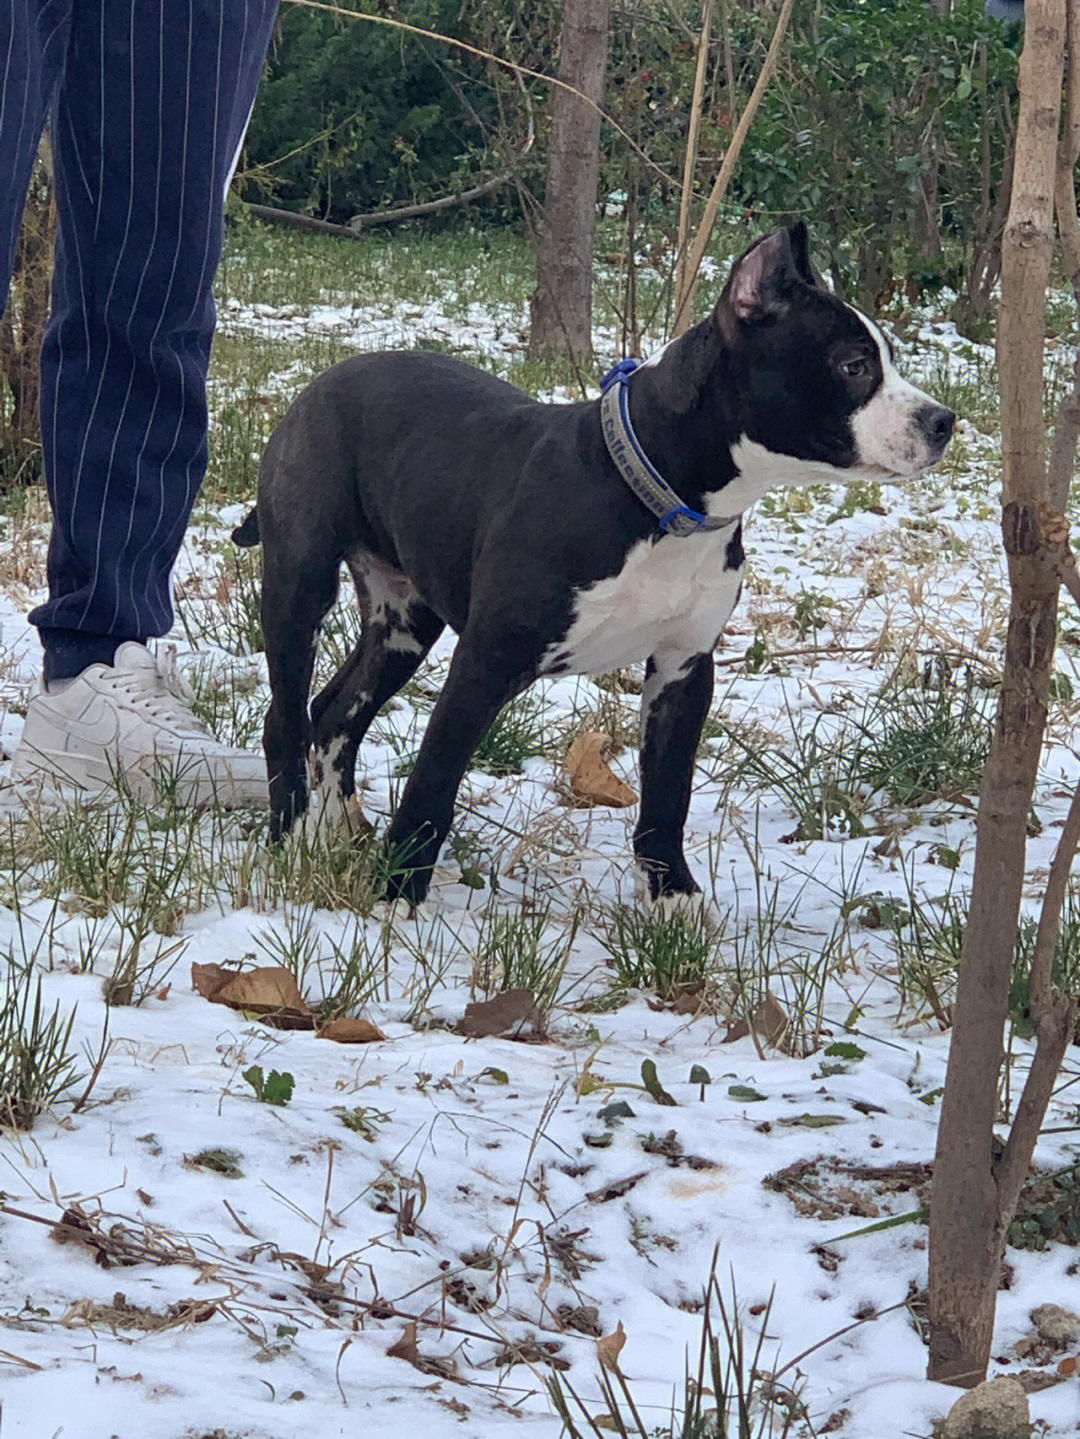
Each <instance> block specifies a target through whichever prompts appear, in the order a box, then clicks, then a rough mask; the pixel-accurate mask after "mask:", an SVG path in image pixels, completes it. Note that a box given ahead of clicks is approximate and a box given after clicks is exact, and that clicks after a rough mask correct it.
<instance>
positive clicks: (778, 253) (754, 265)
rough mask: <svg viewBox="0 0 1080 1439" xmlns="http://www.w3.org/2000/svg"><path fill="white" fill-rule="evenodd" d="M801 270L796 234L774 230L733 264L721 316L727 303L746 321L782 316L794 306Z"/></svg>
mask: <svg viewBox="0 0 1080 1439" xmlns="http://www.w3.org/2000/svg"><path fill="white" fill-rule="evenodd" d="M796 228H798V227H796ZM798 274H799V271H798V268H797V265H796V251H795V247H794V246H793V245H792V234H791V233H790V232H789V231H787V230H774V231H773V232H772V234H771V235H766V236H765V238H764V240H759V241H758V242H757V244H756V245H754V246H753V247H752V248H751V249H749V250H747V252H746V254H745V255H743V256H742V257H741V259H738V260H736V261H735V264H734V265H733V266H732V270H731V274H730V276H729V277H728V282H727V284H726V285H725V287H724V293H723V295H721V297H720V304H719V305H718V306H717V311H718V314H719V315H720V316H721V320H722V316H723V310H724V308H725V307H726V308H728V309H729V310H730V312H731V313H732V314H733V315H734V316H735V318H736V320H740V321H742V322H743V323H744V324H753V323H755V322H760V321H763V320H774V319H777V318H779V316H780V315H782V314H784V313H785V311H787V310H788V309H789V308H790V300H789V298H788V291H789V289H790V285H791V281H792V280H793V279H795V278H796V277H797V276H798Z"/></svg>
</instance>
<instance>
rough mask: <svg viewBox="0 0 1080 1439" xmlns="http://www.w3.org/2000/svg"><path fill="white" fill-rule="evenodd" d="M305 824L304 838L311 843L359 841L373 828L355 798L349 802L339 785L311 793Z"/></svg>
mask: <svg viewBox="0 0 1080 1439" xmlns="http://www.w3.org/2000/svg"><path fill="white" fill-rule="evenodd" d="M303 823H304V838H305V839H306V840H307V841H308V843H309V844H313V843H315V842H316V841H318V842H319V843H321V844H332V843H334V841H336V840H353V839H359V838H362V837H363V836H364V835H367V834H370V833H371V832H372V829H373V828H374V826H373V825H372V823H371V821H370V820H369V819H368V818H367V816H366V815H365V814H364V811H363V810H362V809H361V808H360V801H359V800H358V799H357V797H356V795H354V794H351V795H349V797H348V798H347V799H346V798H344V797H343V796H342V794H341V791H340V790H339V789H338V788H337V787H336V786H330V785H326V786H323V787H322V788H319V789H315V790H313V791H312V793H311V798H310V799H309V800H308V807H307V809H306V810H305V811H304V821H303Z"/></svg>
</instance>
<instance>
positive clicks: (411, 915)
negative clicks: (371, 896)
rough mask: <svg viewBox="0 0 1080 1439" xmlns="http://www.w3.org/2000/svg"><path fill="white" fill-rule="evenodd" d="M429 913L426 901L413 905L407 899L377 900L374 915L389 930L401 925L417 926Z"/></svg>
mask: <svg viewBox="0 0 1080 1439" xmlns="http://www.w3.org/2000/svg"><path fill="white" fill-rule="evenodd" d="M428 911H429V906H428V905H427V903H426V902H424V901H421V903H420V904H412V903H411V902H410V901H409V900H407V899H401V898H398V899H380V900H376V902H375V908H374V910H373V911H372V914H373V916H374V918H375V919H377V920H378V921H379V923H380V924H382V925H385V926H386V928H387V929H397V928H398V926H399V925H403V924H408V923H412V924H417V923H418V922H419V921H420V920H422V919H424V917H425V915H426V914H427V913H428Z"/></svg>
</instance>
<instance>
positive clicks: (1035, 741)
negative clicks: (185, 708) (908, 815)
mask: <svg viewBox="0 0 1080 1439" xmlns="http://www.w3.org/2000/svg"><path fill="white" fill-rule="evenodd" d="M1078 17H1080V0H1068V3H1067V4H1066V0H1028V5H1027V15H1026V20H1027V24H1026V33H1025V41H1024V49H1023V53H1022V56H1021V61H1020V115H1019V122H1018V129H1017V138H1016V150H1015V161H1014V167H1013V177H1012V191H1011V198H1010V206H1009V214H1008V219H1007V222H1006V227H1005V235H1004V241H1003V250H1002V283H1001V310H1000V315H999V320H998V364H999V370H1000V376H1001V423H1002V538H1003V543H1004V547H1005V553H1006V558H1007V563H1008V573H1009V584H1010V591H1011V601H1010V610H1009V622H1008V631H1007V635H1006V645H1005V661H1004V670H1003V676H1002V684H1001V694H1000V697H999V702H998V709H997V715H996V719H995V725H994V733H993V738H992V742H991V747H990V753H989V756H988V759H987V762H986V767H985V769H984V771H983V777H982V785H981V789H980V794H979V813H978V820H977V824H976V849H975V872H974V877H973V883H972V892H971V903H970V910H969V915H968V922H967V927H966V930H965V933H964V941H963V948H962V951H961V960H960V975H959V983H958V989H957V998H956V1004H955V1007H954V1012H953V1033H952V1045H951V1050H950V1055H949V1070H948V1076H947V1079H946V1084H945V1091H944V1094H943V1097H942V1109H941V1122H940V1127H939V1130H938V1144H937V1154H936V1158H935V1161H934V1182H933V1195H932V1201H931V1217H930V1361H929V1377H930V1378H931V1379H937V1380H943V1381H945V1382H948V1383H953V1384H959V1385H972V1384H977V1383H979V1382H980V1381H981V1380H982V1379H983V1378H984V1377H985V1375H986V1368H987V1364H988V1361H989V1356H990V1344H991V1338H992V1333H993V1324H994V1310H995V1302H996V1296H997V1288H998V1282H999V1274H1000V1267H1001V1261H1002V1256H1003V1254H1004V1248H1005V1239H1006V1235H1007V1233H1008V1227H1009V1224H1010V1222H1011V1220H1012V1218H1013V1215H1014V1213H1015V1209H1016V1203H1017V1199H1018V1198H1019V1194H1020V1189H1021V1186H1022V1184H1023V1183H1024V1180H1025V1179H1026V1177H1027V1175H1028V1172H1029V1169H1030V1165H1031V1160H1032V1155H1033V1153H1034V1149H1035V1144H1036V1141H1037V1139H1038V1135H1039V1129H1040V1126H1041V1124H1042V1122H1043V1118H1044V1116H1045V1113H1046V1109H1047V1105H1048V1104H1049V1102H1050V1097H1051V1094H1052V1091H1053V1086H1054V1083H1055V1080H1056V1077H1057V1074H1058V1070H1059V1068H1060V1066H1061V1061H1062V1058H1063V1056H1064V1053H1065V1048H1066V1046H1067V1044H1068V1042H1069V1040H1070V1038H1071V1037H1072V1035H1073V1033H1074V1031H1075V1026H1076V1013H1077V1002H1076V997H1075V996H1070V995H1069V994H1067V993H1062V992H1061V991H1059V990H1058V989H1057V987H1056V986H1055V984H1054V982H1053V977H1052V967H1053V957H1054V948H1055V944H1056V940H1057V935H1058V928H1059V921H1060V915H1061V906H1062V902H1063V900H1064V897H1065V892H1066V886H1067V881H1068V875H1069V869H1070V866H1071V863H1072V859H1073V855H1074V853H1075V850H1076V846H1077V841H1078V839H1080V794H1078V796H1077V797H1076V798H1074V800H1073V803H1072V807H1071V809H1070V812H1069V816H1068V819H1067V821H1066V824H1065V828H1064V829H1063V831H1062V835H1061V840H1060V843H1059V846H1058V850H1057V854H1056V856H1055V858H1054V861H1053V864H1052V866H1051V871H1050V875H1049V878H1048V880H1047V885H1046V893H1045V897H1044V901H1043V907H1042V914H1041V917H1040V920H1039V925H1038V932H1037V939H1036V944H1035V948H1034V954H1033V958H1032V965H1031V1012H1032V1018H1033V1022H1034V1030H1035V1051H1034V1054H1033V1056H1032V1060H1031V1067H1030V1069H1029V1071H1028V1075H1027V1079H1026V1082H1025V1084H1024V1088H1023V1092H1022V1094H1021V1097H1020V1100H1019V1103H1018V1105H1017V1109H1016V1113H1015V1115H1014V1117H1013V1121H1012V1125H1011V1128H1010V1130H1009V1133H1008V1136H1007V1139H1006V1141H1005V1147H1004V1151H1003V1152H1002V1153H1001V1154H1000V1157H999V1158H995V1148H994V1123H995V1120H996V1119H997V1118H998V1080H999V1075H1000V1071H1001V1065H1002V1060H1003V1037H1004V1031H1005V1022H1006V1016H1007V1008H1008V993H1009V984H1010V979H1011V975H1012V964H1013V948H1014V943H1015V938H1016V932H1017V924H1018V920H1019V913H1020V902H1021V894H1022V887H1023V880H1024V868H1025V851H1026V829H1027V822H1028V816H1029V813H1030V809H1031V801H1032V796H1033V793H1034V789H1035V782H1036V777H1037V772H1038V765H1039V759H1040V755H1041V752H1042V745H1043V737H1044V732H1045V727H1046V716H1047V704H1048V698H1049V691H1050V680H1051V674H1052V666H1053V659H1054V645H1055V639H1056V632H1057V605H1058V591H1059V587H1060V584H1061V582H1062V581H1063V580H1065V582H1066V583H1067V584H1069V586H1070V588H1073V592H1074V594H1076V595H1078V596H1080V584H1076V583H1075V579H1076V571H1075V563H1074V561H1073V558H1072V554H1071V551H1070V548H1069V531H1068V523H1067V521H1066V520H1065V518H1064V516H1063V514H1062V513H1061V511H1062V509H1063V507H1064V502H1065V497H1066V492H1067V489H1068V481H1069V479H1070V478H1071V475H1072V469H1073V463H1074V458H1075V450H1076V440H1077V435H1078V434H1080V392H1078V393H1075V394H1074V395H1073V396H1071V397H1070V398H1069V400H1067V401H1066V404H1065V406H1064V414H1063V416H1062V417H1061V423H1060V424H1059V426H1058V435H1057V440H1058V442H1059V443H1058V445H1057V446H1056V447H1055V451H1054V458H1053V463H1052V467H1051V468H1052V475H1051V474H1048V472H1047V465H1046V459H1045V442H1046V433H1045V422H1044V419H1043V379H1042V376H1043V347H1044V339H1045V336H1044V329H1045V325H1044V315H1045V305H1046V288H1047V282H1048V280H1049V275H1050V264H1051V259H1052V255H1053V248H1054V224H1053V222H1054V209H1055V200H1056V203H1057V208H1058V222H1059V226H1060V227H1061V233H1062V240H1063V247H1064V251H1065V255H1066V263H1067V267H1068V270H1069V273H1070V277H1071V278H1072V279H1073V282H1074V287H1075V285H1076V283H1077V281H1078V279H1080V229H1078V227H1077V219H1076V200H1075V195H1074V192H1073V181H1072V171H1073V167H1074V165H1075V163H1076V159H1077V154H1078V152H1080V18H1078ZM1066 35H1068V89H1067V116H1066V123H1065V131H1064V135H1063V137H1062V139H1061V142H1060V145H1059V127H1060V114H1061V94H1062V81H1063V77H1064V75H1065V55H1066Z"/></svg>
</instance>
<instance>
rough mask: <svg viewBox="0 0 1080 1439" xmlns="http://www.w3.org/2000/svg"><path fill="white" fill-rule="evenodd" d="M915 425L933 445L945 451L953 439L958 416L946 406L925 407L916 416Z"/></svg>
mask: <svg viewBox="0 0 1080 1439" xmlns="http://www.w3.org/2000/svg"><path fill="white" fill-rule="evenodd" d="M915 423H916V424H917V425H918V427H919V429H920V430H922V432H923V434H924V435H925V436H926V438H927V440H928V441H929V443H930V444H931V445H933V446H934V447H935V448H936V449H941V450H943V449H944V448H945V446H946V445H947V444H948V443H949V440H950V438H951V437H952V432H953V427H954V426H955V424H956V416H955V415H954V414H953V412H952V410H947V409H946V408H945V406H944V405H923V407H922V409H921V410H918V411H917V412H916V414H915Z"/></svg>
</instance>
